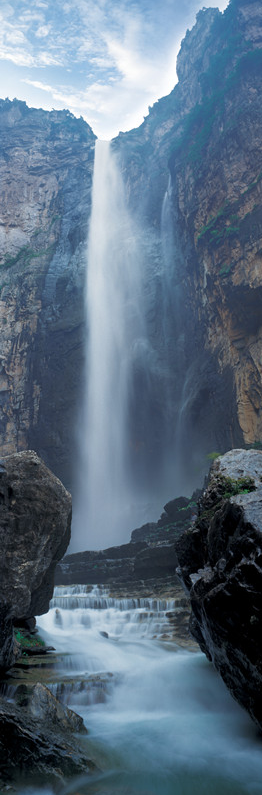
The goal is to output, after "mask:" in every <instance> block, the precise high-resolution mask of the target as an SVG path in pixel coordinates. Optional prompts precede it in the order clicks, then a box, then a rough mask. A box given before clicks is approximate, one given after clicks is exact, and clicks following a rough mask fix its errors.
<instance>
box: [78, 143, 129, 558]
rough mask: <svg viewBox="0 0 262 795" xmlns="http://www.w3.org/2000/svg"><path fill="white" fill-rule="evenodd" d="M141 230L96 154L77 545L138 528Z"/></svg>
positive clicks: (104, 153)
mask: <svg viewBox="0 0 262 795" xmlns="http://www.w3.org/2000/svg"><path fill="white" fill-rule="evenodd" d="M138 241H139V233H138V230H137V228H136V227H135V223H134V221H133V220H132V218H131V216H130V213H129V212H128V210H127V205H126V198H125V191H124V185H123V181H122V177H121V173H120V170H119V169H118V166H117V160H116V155H115V154H114V153H113V152H112V149H111V145H110V143H109V142H106V141H97V143H96V151H95V164H94V178H93V193H92V213H91V219H90V229H89V242H88V257H87V259H88V267H87V285H86V314H87V357H86V395H85V405H84V417H83V424H82V426H81V445H80V446H81V467H80V477H81V476H82V482H81V484H80V489H79V499H78V505H77V506H76V511H75V515H74V534H73V535H74V537H75V538H77V537H78V536H79V534H81V532H82V531H81V528H82V527H83V526H84V527H85V537H84V538H83V539H82V546H84V548H85V549H86V548H88V549H99V548H101V547H103V546H104V547H105V546H106V545H107V543H108V539H109V538H110V543H111V545H112V544H117V543H120V541H121V540H122V539H123V532H124V531H125V530H126V529H128V530H129V531H130V530H131V529H132V527H135V526H136V521H137V516H136V508H135V499H134V495H133V492H132V484H131V474H130V470H129V452H130V451H129V402H130V395H131V391H132V383H133V372H134V368H135V367H136V366H137V360H138V358H139V351H140V349H141V348H142V349H143V344H144V329H143V310H142V306H141V304H142V288H141V278H142V271H143V267H142V263H141V256H142V255H141V248H140V247H139V242H138Z"/></svg>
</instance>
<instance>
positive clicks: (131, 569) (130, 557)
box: [55, 541, 177, 586]
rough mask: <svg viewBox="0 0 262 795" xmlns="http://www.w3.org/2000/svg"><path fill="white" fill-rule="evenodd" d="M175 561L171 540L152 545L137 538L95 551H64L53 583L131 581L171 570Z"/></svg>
mask: <svg viewBox="0 0 262 795" xmlns="http://www.w3.org/2000/svg"><path fill="white" fill-rule="evenodd" d="M176 565H177V557H176V553H175V546H174V543H173V544H172V543H165V544H164V543H163V544H161V543H159V544H156V545H152V546H151V545H148V544H147V543H146V542H143V541H141V542H139V541H137V542H131V543H130V544H122V545H121V546H119V547H110V548H109V549H103V550H100V551H98V552H90V551H86V552H75V553H74V554H72V555H66V557H65V558H64V559H63V560H62V561H61V563H59V564H58V566H57V567H56V573H55V584H56V585H71V584H75V583H80V584H97V583H98V584H99V583H103V584H104V585H105V584H107V583H110V584H113V585H117V586H118V585H119V584H122V585H123V584H127V583H131V584H132V583H133V582H137V581H138V580H140V579H143V580H147V579H151V578H152V577H154V578H155V579H156V578H158V577H165V576H166V575H168V574H169V575H170V574H174V572H175V569H176Z"/></svg>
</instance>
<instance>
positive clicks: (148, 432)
mask: <svg viewBox="0 0 262 795" xmlns="http://www.w3.org/2000/svg"><path fill="white" fill-rule="evenodd" d="M261 17H262V8H261V4H260V2H258V0H249V2H248V0H230V2H229V4H228V6H227V8H226V10H225V12H224V13H223V14H221V13H220V12H219V10H218V9H211V8H208V9H206V8H204V9H203V10H202V11H200V12H199V13H198V15H197V20H196V24H195V26H194V27H193V29H192V30H191V31H187V33H186V36H185V38H184V40H183V42H182V45H181V50H180V53H179V56H178V60H177V75H178V82H177V84H176V85H175V88H174V89H173V91H172V92H171V94H170V95H168V96H166V97H163V98H162V99H160V100H159V101H158V102H156V103H155V104H154V105H153V107H152V108H149V113H148V115H147V116H146V117H145V119H144V122H143V124H142V125H141V126H140V127H138V128H136V129H133V130H131V131H129V132H127V133H121V132H120V133H119V135H118V136H117V137H116V138H115V139H113V140H112V141H111V142H110V143H109V142H102V141H98V140H97V139H96V135H95V133H94V132H93V131H92V129H91V127H90V126H89V125H88V124H87V123H86V122H85V121H84V120H83V119H82V118H80V119H76V118H75V117H74V116H73V115H72V114H71V113H70V112H69V111H66V110H64V111H56V110H53V111H51V112H49V111H44V110H36V109H34V108H29V107H28V106H27V105H26V103H24V102H21V101H19V100H13V101H10V100H9V99H5V100H0V130H1V146H0V173H1V179H2V207H1V218H0V241H1V259H0V324H1V339H0V360H1V361H0V436H1V456H2V460H1V473H0V474H1V477H2V478H3V480H4V478H5V472H6V467H7V463H6V462H8V461H9V460H10V456H11V458H13V457H14V459H16V457H17V456H18V461H19V462H20V460H22V459H20V458H19V456H21V457H22V458H23V457H24V456H25V459H24V458H23V460H27V457H28V460H29V461H31V456H32V460H33V461H35V460H36V459H37V461H39V459H38V456H41V459H43V462H44V464H42V462H40V464H39V466H41V467H42V466H43V467H45V465H47V466H48V467H50V469H51V470H52V471H53V472H54V473H55V474H54V480H55V481H57V477H59V478H60V479H61V481H62V483H63V484H64V485H65V488H66V489H69V490H70V492H72V495H73V524H72V541H71V546H70V549H69V555H67V556H66V558H64V559H63V560H62V562H61V563H58V565H57V568H56V590H55V593H54V597H53V601H52V603H51V606H50V610H49V612H48V613H47V614H46V615H44V616H43V615H42V613H43V610H42V601H41V600H42V592H41V588H42V583H41V584H40V583H39V593H38V592H37V596H38V598H37V599H36V600H35V602H34V604H35V605H36V607H35V610H34V612H37V606H38V605H39V604H40V607H41V609H40V608H39V612H40V615H39V616H38V618H37V625H38V627H39V629H40V631H41V635H42V637H43V638H44V640H45V641H46V643H47V644H48V648H49V644H50V645H51V647H55V650H56V651H55V654H54V655H53V654H52V652H51V655H50V660H49V657H48V654H47V655H46V657H45V660H42V659H41V661H40V657H39V660H38V661H36V660H34V661H33V662H32V663H30V664H28V660H27V659H24V660H23V655H22V659H20V662H18V665H17V667H16V666H15V668H14V666H13V662H14V660H13V646H12V649H11V652H10V659H9V658H8V659H7V657H8V653H9V652H8V651H7V652H6V649H5V659H4V662H3V663H2V668H3V670H4V676H3V681H2V684H1V687H2V688H3V689H2V694H4V698H5V705H4V706H3V703H2V702H3V700H4V699H3V698H2V697H1V699H2V700H1V704H0V707H1V708H2V712H1V715H0V720H1V721H2V724H1V725H2V727H4V726H7V725H8V727H9V728H8V732H9V733H8V734H7V735H6V738H5V731H3V739H2V747H1V748H2V756H3V758H7V753H9V754H10V759H9V757H8V759H9V761H10V766H11V767H12V769H13V768H15V762H14V761H13V752H12V751H11V752H10V749H9V750H8V748H9V736H10V737H11V735H12V727H13V726H16V728H17V726H18V725H19V726H20V728H21V735H19V736H20V740H21V737H22V736H23V742H24V743H25V744H24V746H23V749H25V751H24V750H23V749H22V751H21V760H22V761H21V769H23V771H24V772H23V775H24V778H23V777H22V778H18V780H17V778H16V775H17V771H16V773H14V777H13V778H11V779H10V781H11V784H10V781H9V779H8V777H6V771H5V767H4V765H3V767H4V775H3V777H2V780H1V781H0V788H1V787H2V790H1V792H3V793H4V792H5V791H6V787H7V788H8V787H9V786H11V787H13V789H14V791H15V792H18V793H19V795H24V793H28V794H29V793H31V794H33V795H36V793H38V792H41V793H42V792H45V795H50V794H51V793H52V795H53V793H55V792H58V793H61V795H69V794H70V793H73V795H78V793H81V795H82V793H83V794H84V793H92V792H98V793H100V795H104V794H105V793H107V794H108V795H112V794H113V793H114V795H115V793H117V792H119V793H121V795H124V793H125V794H126V795H134V794H135V793H140V794H141V795H142V793H143V795H145V794H146V795H148V794H149V792H150V793H153V795H174V791H175V792H176V795H191V794H192V792H194V795H198V794H199V795H200V793H201V795H203V794H204V793H208V795H209V794H210V793H214V795H221V793H222V792H223V795H225V793H226V795H227V793H228V795H235V793H238V795H253V794H254V793H259V792H261V773H262V763H261V740H260V738H259V736H258V734H257V733H256V728H255V724H254V725H253V724H252V722H250V720H249V716H248V715H247V714H246V713H245V712H244V711H243V710H242V709H241V708H240V707H239V706H238V705H237V704H235V703H234V702H232V700H231V696H230V694H229V693H228V692H227V690H226V689H225V688H224V684H223V683H222V682H221V681H220V680H219V679H218V678H216V672H215V671H213V669H212V668H211V667H210V666H209V664H208V662H207V661H206V659H205V658H204V656H203V654H202V653H201V652H200V651H199V648H198V646H197V645H196V644H197V643H199V645H200V648H201V649H202V651H204V652H205V654H206V655H207V657H208V659H211V660H212V662H213V664H214V667H215V668H217V670H218V671H219V673H220V674H221V676H222V678H223V679H224V681H225V683H226V685H227V687H228V688H229V690H230V691H231V693H233V695H234V696H235V698H236V699H237V700H238V701H239V702H240V704H242V706H244V707H245V708H246V709H247V710H248V711H249V712H250V714H251V716H252V717H253V718H254V720H255V721H256V722H257V724H258V726H259V727H260V728H261V725H262V723H261V721H262V716H261V714H260V698H259V699H257V704H255V706H254V703H255V702H256V698H257V695H256V694H257V689H258V690H259V692H260V688H261V681H260V680H261V663H260V660H261V653H260V635H259V630H258V627H259V617H260V612H261V611H260V596H261V568H260V565H261V564H260V559H261V544H260V537H261V530H262V522H261V499H260V497H261V477H262V472H261V464H260V459H261V456H262V453H261V452H259V451H260V448H261V447H262V427H261V422H262V420H261V392H262V385H261V375H262V357H261V325H262V322H261V318H262V312H261V309H262V301H261V299H262V269H261V256H262V207H261V185H262V182H261V176H262V139H261V129H262V128H261V121H262V118H261V115H262V110H261V75H262V72H261V64H262V57H261V54H262V26H261ZM234 448H241V449H240V450H239V449H237V450H235V449H234ZM251 448H252V449H251ZM254 448H256V449H255V450H254ZM31 450H34V451H36V452H35V453H31V452H30V451H31ZM24 451H25V452H24ZM226 451H232V452H229V453H228V452H226ZM223 453H226V455H225V456H223V455H222V454H223ZM221 456H222V457H221ZM231 456H232V458H231ZM249 456H250V458H249ZM240 458H241V463H240V464H239V459H240ZM251 459H252V461H253V460H255V478H253V475H252V478H251V479H252V483H251V481H250V473H249V469H248V462H249V461H251ZM232 460H233V464H232V472H231V470H230V466H231V462H232ZM211 461H214V463H213V468H212V470H211V476H210V480H209V481H208V483H207V481H206V480H205V478H206V476H207V473H208V470H209V466H210V462H211ZM239 466H241V473H240V474H239ZM220 467H221V472H222V481H223V482H222V481H221V482H222V485H221V482H220V480H221V478H220V475H219V474H217V473H220ZM223 467H225V469H223ZM227 467H228V470H227ZM212 473H213V474H212ZM214 473H215V474H214ZM225 473H226V474H225ZM232 473H233V474H232ZM220 474H221V473H220ZM251 474H252V473H251ZM225 477H226V480H227V483H226V486H227V488H225V482H224V480H223V478H225ZM212 478H213V480H212ZM243 478H244V481H245V482H244V485H243V482H242V481H243ZM239 479H240V480H241V487H240V486H239ZM18 480H19V479H18ZM229 480H230V483H229V482H228V481H229ZM247 480H248V484H247ZM253 481H254V482H253ZM51 482H52V478H51ZM217 482H218V485H217ZM203 483H204V496H203V495H202V494H200V492H199V491H198V490H199V489H201V490H202V488H203ZM246 486H248V487H247V488H246ZM57 488H59V489H60V491H61V490H62V491H61V493H63V494H64V491H63V486H62V485H61V484H60V485H59V487H57ZM236 488H237V489H240V491H234V489H236ZM12 489H13V486H11V491H10V489H9V490H8V488H7V486H5V488H3V494H2V497H1V499H0V510H2V511H5V510H6V506H7V505H8V511H9V512H10V516H11V514H12V511H13V505H15V506H16V500H17V497H16V493H15V494H14V493H13V491H12ZM253 491H254V494H252V493H253ZM65 495H67V496H65ZM65 495H64V499H65V501H66V504H67V510H68V511H70V505H71V502H70V495H68V494H67V492H65ZM181 495H183V497H181ZM191 495H192V496H191ZM1 500H2V501H1ZM252 500H254V505H255V508H254V513H255V518H254V527H253V526H251V525H252V521H253V519H252V517H251V519H252V521H251V519H250V516H251V513H252V510H253V508H252V510H251V503H252ZM34 503H35V504H36V505H38V504H40V498H39V503H38V496H36V495H35V496H34V497H33V498H32V499H31V506H32V512H33V510H34V508H33V505H34ZM252 505H253V503H252ZM47 506H48V497H46V495H45V507H44V508H43V509H42V514H43V517H42V518H43V524H41V526H40V524H39V534H38V536H39V538H38V540H39V544H40V548H42V547H41V543H42V542H43V560H44V562H46V559H47V558H48V555H47V553H46V548H45V546H44V541H43V539H42V534H43V533H44V529H43V528H45V513H46V512H47V513H48V510H47ZM162 506H164V513H162V514H161V518H160V519H158V517H159V515H160V512H161V510H162ZM15 510H16V508H15V509H14V516H15V519H14V523H13V524H14V526H15V530H16V533H17V537H19V538H20V537H21V536H23V534H24V533H26V531H27V529H28V527H27V519H26V518H25V515H24V510H23V507H22V509H21V511H20V508H19V505H18V514H19V517H20V518H21V516H22V524H21V527H22V529H21V527H20V524H19V521H18V520H17V517H16V513H15ZM28 510H29V509H28ZM29 513H30V510H29ZM12 515H13V514H12ZM27 515H28V512H27V513H26V516H27ZM68 515H69V514H67V516H68ZM4 517H5V513H4ZM12 521H13V520H12ZM12 521H11V525H10V526H12V527H13V524H12ZM68 522H69V520H68V519H67V522H66V533H65V537H66V541H65V540H63V542H62V541H61V544H60V543H58V540H57V537H56V535H57V519H53V518H52V517H51V526H52V527H51V530H52V539H53V540H52V543H51V541H49V540H48V541H47V542H46V546H47V548H48V550H49V551H50V549H49V548H51V547H52V544H53V542H54V548H55V550H56V551H55V552H54V556H53V557H52V555H51V560H50V561H49V558H48V565H49V564H50V567H51V569H50V570H51V575H52V577H53V574H54V566H55V564H56V563H57V561H58V560H59V558H60V557H61V555H62V554H63V553H64V552H65V551H66V544H67V543H68V541H69V524H68ZM12 527H11V529H12ZM3 531H5V525H3ZM131 531H133V532H132V536H131V540H130V534H131ZM34 535H35V531H34ZM36 535H37V534H36ZM4 537H5V533H4V532H3V538H4ZM43 537H44V536H43ZM12 543H14V538H13V540H12ZM29 546H30V544H29ZM52 548H53V547H52ZM8 549H9V548H8ZM37 554H38V553H37ZM8 555H9V557H10V555H11V553H10V554H9V552H8ZM7 557H8V556H7ZM13 557H14V566H13V569H12V567H11V565H10V566H9V568H10V571H11V569H12V577H13V579H14V582H15V561H16V554H14V556H13ZM40 557H41V554H40ZM28 560H29V563H30V566H29V568H30V572H33V571H34V550H33V545H32V550H31V549H30V550H29V552H28ZM178 562H179V576H180V579H181V581H182V582H183V583H184V585H185V587H186V589H187V594H188V596H189V598H190V600H191V605H192V617H191V630H192V633H193V637H194V641H193V640H192V638H190V636H189V631H188V612H189V602H188V596H187V597H185V595H184V593H183V592H182V590H181V588H180V585H179V582H178V580H177V577H176V574H175V571H176V566H177V564H178ZM27 565H28V561H27V562H26V563H24V562H22V563H20V562H19V576H20V574H21V572H22V579H23V573H24V579H27V568H26V567H27ZM4 566H6V569H5V576H6V582H7V583H8V580H9V574H10V571H9V568H8V565H7V563H6V560H4ZM24 567H25V568H24ZM20 570H21V571H20ZM37 571H38V569H37ZM39 571H40V572H42V569H41V566H40V568H39ZM41 576H42V575H41ZM32 577H33V575H32ZM43 581H44V583H45V578H44V576H43ZM12 582H13V580H12ZM19 582H20V581H19ZM50 582H51V581H50ZM17 583H18V578H17ZM26 584H27V585H28V583H26ZM33 586H34V588H36V590H37V586H36V584H35V580H34V577H33ZM17 587H18V585H17ZM14 588H16V584H15V586H14ZM50 588H51V586H50V585H48V599H47V601H48V600H49V598H50V595H51V591H50ZM51 590H52V588H51ZM240 596H241V599H240ZM12 598H13V597H12ZM4 599H5V596H4V594H3V593H2V595H1V605H2V608H3V609H2V613H3V614H4V619H5V617H6V614H5V613H4V609H5V608H6V602H5V601H4ZM238 599H239V603H240V602H241V606H242V611H241V612H242V614H243V616H244V618H243V620H242V623H241V621H240V620H239V616H238V608H237V605H236V602H238ZM242 600H243V601H242ZM32 601H34V600H33V598H32ZM2 602H3V604H2ZM29 603H30V599H29ZM220 605H222V606H223V610H222V616H220ZM7 607H8V610H7V613H8V620H9V618H10V617H11V618H10V621H11V623H10V621H9V625H10V626H9V625H8V626H9V630H10V632H9V636H8V638H9V639H10V636H11V635H12V633H13V621H14V619H15V620H16V619H21V618H22V619H27V618H28V617H29V618H32V616H31V613H30V615H29V613H28V610H29V607H28V605H27V604H26V609H25V611H24V615H22V613H23V611H22V608H21V610H20V608H16V610H17V612H14V611H13V612H12V611H11V612H10V605H9V604H8V606H7ZM46 607H47V605H46V598H45V609H46ZM31 612H32V611H31ZM4 632H5V626H4ZM19 632H20V628H19ZM10 633H11V635H10ZM2 634H3V633H2ZM232 635H233V638H234V642H235V646H234V643H232V642H231V636H232ZM8 643H9V640H8ZM8 648H9V647H8ZM20 651H21V650H20ZM24 654H25V657H26V654H27V653H26V652H24ZM29 656H30V655H29ZM3 658H4V655H3ZM9 665H11V668H10V670H9ZM6 669H8V670H7V672H6ZM42 669H43V670H42ZM36 677H39V679H38V678H37V679H36ZM249 679H250V683H249ZM249 684H250V686H249ZM14 701H15V702H16V703H15V704H14ZM62 704H63V706H62ZM69 704H70V706H73V708H74V709H76V711H77V712H80V714H81V716H82V718H83V719H84V722H85V724H86V727H87V729H88V732H89V735H88V736H87V737H82V738H79V737H78V735H77V736H76V737H75V738H74V739H73V740H72V743H71V742H70V743H68V736H67V735H68V732H70V731H71V732H72V731H73V733H75V732H79V731H81V727H82V722H81V719H80V718H79V717H77V716H76V715H74V713H72V712H71V711H70V710H69V711H68V712H67V711H66V710H67V706H68V705H69ZM17 716H18V717H17ZM19 716H20V717H19ZM31 718H32V720H33V723H32V727H33V728H32V732H30V726H29V723H28V721H29V722H30V720H31ZM20 719H21V720H20ZM38 719H39V720H40V733H39V734H38V733H37V726H36V724H37V720H38ZM19 720H20V723H19ZM42 720H43V722H42V723H41V721H42ZM50 721H51V724H52V725H51V729H50ZM54 726H56V727H57V732H58V734H59V738H58V739H59V742H58V741H57V746H56V738H55V732H54ZM41 727H42V728H41ZM20 728H19V731H20ZM60 729H61V733H60ZM45 732H46V735H47V745H46V737H45ZM64 732H65V733H64ZM33 734H34V738H33V736H32V735H33ZM50 737H51V741H50V745H49V739H50ZM10 742H11V741H10ZM21 743H22V741H21ZM31 744H32V745H31ZM58 746H59V747H58ZM19 747H21V745H20V746H19ZM30 748H33V754H34V770H33V773H32V775H31V774H29V771H28V760H29V758H30ZM28 749H29V751H28ZM54 749H55V750H54ZM23 754H24V755H23ZM56 754H57V760H58V761H57V763H56ZM41 755H42V756H41ZM45 758H47V760H49V761H47V764H46V761H45ZM23 765H24V768H23ZM37 765H39V770H37ZM48 765H49V766H50V770H49V769H48ZM87 771H89V772H87ZM91 771H93V772H92V776H91V775H90V772H91ZM71 774H72V775H73V776H77V778H74V779H73V781H72V782H71V783H68V781H67V776H69V775H71ZM78 774H79V775H80V778H78ZM1 776H2V771H1ZM174 786H175V790H174ZM21 788H22V789H21ZM32 788H33V789H32ZM43 788H44V789H43Z"/></svg>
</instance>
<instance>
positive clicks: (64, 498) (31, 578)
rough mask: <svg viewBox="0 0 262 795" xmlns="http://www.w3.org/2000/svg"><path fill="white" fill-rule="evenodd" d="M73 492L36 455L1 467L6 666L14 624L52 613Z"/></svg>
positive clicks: (1, 637)
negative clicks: (55, 585) (56, 574)
mask: <svg viewBox="0 0 262 795" xmlns="http://www.w3.org/2000/svg"><path fill="white" fill-rule="evenodd" d="M70 527H71V496H70V494H69V493H68V492H67V491H66V489H65V488H64V486H63V485H62V483H61V482H60V481H59V480H58V479H57V478H56V477H55V476H54V475H53V474H52V473H51V472H50V470H48V469H47V467H46V466H45V465H44V464H43V462H42V461H41V460H40V458H38V456H37V455H36V453H34V452H31V451H25V452H21V453H16V454H14V455H12V456H7V457H6V458H3V459H2V461H1V470H0V541H1V550H2V553H1V561H0V580H1V593H0V648H1V651H0V668H2V669H4V668H8V667H9V666H10V665H11V664H12V662H13V661H14V648H13V623H14V622H16V623H17V620H18V619H20V618H21V619H22V620H23V621H25V620H28V619H29V620H30V619H31V618H32V616H34V615H35V614H37V615H41V614H42V613H45V612H47V611H48V608H49V600H50V599H51V596H52V593H53V583H54V571H55V566H56V563H57V562H58V561H59V560H60V558H61V557H62V556H63V554H64V553H65V551H66V548H67V546H68V543H69V540H70Z"/></svg>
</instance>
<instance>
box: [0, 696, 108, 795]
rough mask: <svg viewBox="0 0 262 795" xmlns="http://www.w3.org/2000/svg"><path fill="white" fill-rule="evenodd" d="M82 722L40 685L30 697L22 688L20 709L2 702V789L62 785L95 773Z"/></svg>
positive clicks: (0, 773) (13, 704) (0, 711)
mask: <svg viewBox="0 0 262 795" xmlns="http://www.w3.org/2000/svg"><path fill="white" fill-rule="evenodd" d="M76 732H81V733H82V734H83V733H86V730H85V727H84V725H83V720H82V718H81V717H80V716H79V715H77V714H76V713H75V712H73V711H72V710H70V709H68V708H67V707H64V706H63V705H62V704H60V703H59V702H58V701H57V699H56V698H55V697H54V695H53V694H52V693H51V692H50V690H49V689H48V688H47V687H45V686H44V685H42V684H40V683H37V684H36V685H35V686H34V687H33V688H32V689H31V692H29V690H28V689H27V688H26V687H25V686H20V687H18V688H17V694H16V703H15V702H13V703H10V702H7V701H6V700H4V699H1V698H0V786H1V785H5V784H6V785H8V786H9V787H10V788H11V786H12V785H14V786H15V784H16V782H18V783H19V789H20V786H21V783H22V782H23V781H24V782H25V783H26V784H28V783H30V784H35V785H36V786H40V785H43V783H47V782H48V783H55V782H61V781H63V779H64V778H66V779H67V778H68V777H69V776H71V775H77V774H81V773H87V772H91V771H93V770H94V769H95V764H94V762H93V761H92V760H90V759H89V757H88V753H87V747H86V744H85V742H84V740H83V741H82V743H81V741H80V738H79V737H75V736H74V735H75V733H76Z"/></svg>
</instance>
